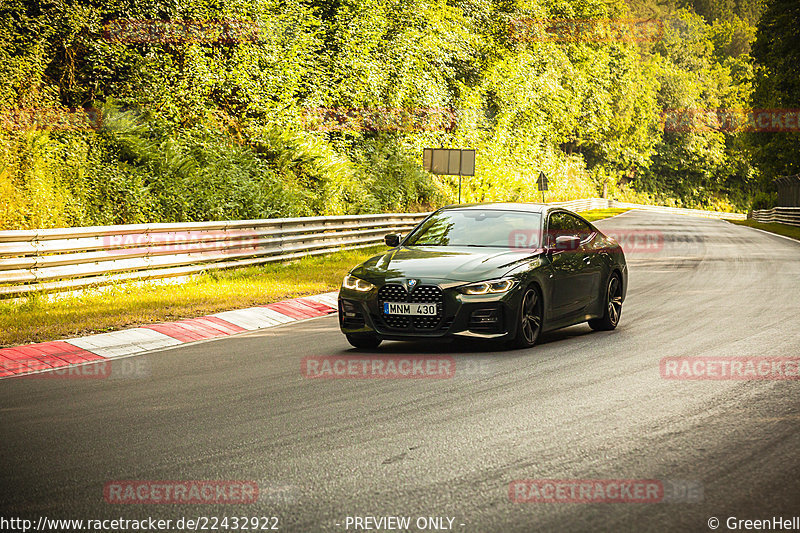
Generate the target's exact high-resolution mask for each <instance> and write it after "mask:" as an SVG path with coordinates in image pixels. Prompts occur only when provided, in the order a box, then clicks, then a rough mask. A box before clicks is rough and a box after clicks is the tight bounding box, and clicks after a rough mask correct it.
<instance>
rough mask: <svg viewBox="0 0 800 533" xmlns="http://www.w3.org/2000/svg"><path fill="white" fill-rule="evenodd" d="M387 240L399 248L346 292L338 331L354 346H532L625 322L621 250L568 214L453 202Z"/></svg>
mask: <svg viewBox="0 0 800 533" xmlns="http://www.w3.org/2000/svg"><path fill="white" fill-rule="evenodd" d="M385 240H386V244H387V245H388V246H390V247H391V248H392V249H391V250H389V251H387V252H386V253H384V254H380V255H376V256H374V257H372V258H370V259H368V260H367V261H365V262H364V263H362V264H360V265H358V266H357V267H355V268H353V269H352V270H351V271H350V273H349V274H347V276H345V278H344V281H343V283H342V288H341V290H340V292H339V325H340V327H341V329H342V332H343V333H344V334H345V335H346V336H347V340H348V341H349V342H350V344H352V345H353V346H355V347H358V348H375V347H377V346H378V345H379V344H380V343H381V341H382V340H384V339H391V340H420V339H430V338H436V337H467V338H474V339H491V340H496V341H499V342H503V343H505V344H508V345H512V346H516V347H529V346H533V344H534V343H535V342H536V340H537V338H538V337H539V334H540V333H541V332H542V331H548V330H553V329H557V328H562V327H565V326H570V325H572V324H577V323H580V322H585V321H588V322H589V326H591V327H592V328H593V329H596V330H611V329H614V328H616V327H617V324H618V323H619V318H620V313H621V312H622V302H623V300H624V299H625V292H626V290H627V281H628V270H627V267H626V264H625V256H624V254H623V253H622V249H621V248H620V246H619V244H618V243H617V242H616V241H614V240H613V239H611V238H610V237H607V236H605V235H603V233H602V232H600V231H599V230H598V229H597V228H595V227H594V226H593V225H592V224H590V223H589V222H587V221H586V220H584V219H583V218H581V217H580V216H578V215H576V214H575V213H572V212H570V211H567V210H565V209H560V208H555V207H551V206H547V205H541V204H499V203H495V204H477V205H456V206H449V207H444V208H442V209H439V210H438V211H435V212H434V213H432V214H431V215H430V216H428V217H427V218H426V219H425V220H423V221H422V222H420V223H419V224H418V225H417V226H416V227H415V228H414V229H413V230H412V231H411V232H410V233H409V234H408V235H406V236H405V237H401V236H400V235H396V234H389V235H386V238H385Z"/></svg>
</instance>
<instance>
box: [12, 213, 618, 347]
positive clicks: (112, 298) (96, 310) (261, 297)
mask: <svg viewBox="0 0 800 533" xmlns="http://www.w3.org/2000/svg"><path fill="white" fill-rule="evenodd" d="M624 211H626V210H625V209H597V210H593V211H585V212H583V213H581V215H583V216H584V217H585V218H586V219H587V220H598V219H601V218H606V217H609V216H613V215H616V214H619V213H622V212H624ZM385 249H386V248H385V247H384V246H382V245H381V246H375V247H371V248H362V249H359V250H348V251H342V252H336V253H332V254H329V255H326V256H317V257H307V258H304V259H300V260H297V261H293V262H290V263H284V264H270V265H264V266H257V267H248V268H241V269H234V270H224V271H209V272H207V273H204V274H200V275H197V276H195V277H193V278H191V279H190V280H189V281H186V282H185V283H180V284H176V283H171V284H170V283H167V284H163V283H162V284H159V283H139V284H136V285H133V284H122V285H117V286H112V287H102V288H100V289H96V290H87V291H83V292H81V293H73V294H62V295H55V296H47V295H42V294H33V295H31V296H29V297H28V298H25V299H23V300H17V301H14V302H10V301H7V302H0V346H17V345H20V344H27V343H30V342H44V341H52V340H58V339H64V338H70V337H80V336H83V335H91V334H94V333H104V332H107V331H115V330H119V329H123V328H127V327H135V326H141V325H143V324H152V323H155V322H165V321H172V320H180V319H183V318H194V317H198V316H203V315H207V314H210V313H218V312H220V311H227V310H229V309H241V308H244V307H253V306H256V305H264V304H268V303H272V302H277V301H280V300H284V299H286V298H295V297H298V296H306V295H310V294H319V293H321V292H328V291H334V290H338V289H339V285H340V284H341V282H342V277H343V276H344V275H345V273H346V272H347V271H348V270H349V269H350V268H351V267H353V266H354V265H357V264H358V263H360V262H362V261H364V260H365V259H367V258H368V257H370V256H372V255H374V254H376V253H378V252H380V251H382V250H385Z"/></svg>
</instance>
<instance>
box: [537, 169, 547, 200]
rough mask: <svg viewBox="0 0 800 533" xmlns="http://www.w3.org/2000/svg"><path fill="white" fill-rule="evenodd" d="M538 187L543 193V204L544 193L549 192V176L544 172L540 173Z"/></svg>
mask: <svg viewBox="0 0 800 533" xmlns="http://www.w3.org/2000/svg"><path fill="white" fill-rule="evenodd" d="M537 185H538V186H539V190H540V191H542V203H544V191H546V190H547V185H548V183H547V176H546V175H545V173H544V171H543V170H540V171H539V179H538V180H537Z"/></svg>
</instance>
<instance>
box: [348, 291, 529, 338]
mask: <svg viewBox="0 0 800 533" xmlns="http://www.w3.org/2000/svg"><path fill="white" fill-rule="evenodd" d="M424 286H427V287H431V286H436V287H439V288H440V289H441V300H440V301H438V302H437V305H438V306H439V307H438V310H439V313H438V316H437V319H436V320H428V319H425V320H416V321H415V320H414V319H413V318H410V319H407V320H404V319H402V317H399V316H398V315H386V314H384V312H383V301H390V300H383V299H382V298H381V297H380V295H379V292H380V288H376V289H373V290H371V291H369V292H366V293H360V292H357V291H354V290H348V289H344V288H342V290H341V291H340V292H339V327H340V328H341V330H342V332H343V333H345V334H348V335H365V336H366V335H368V336H377V337H379V338H381V339H387V340H414V339H425V338H428V339H430V338H442V337H468V338H475V339H494V340H505V339H511V338H513V337H514V336H515V335H516V328H517V323H518V320H517V313H518V308H519V299H520V298H521V293H520V291H519V290H518V287H514V288H512V289H511V290H510V291H508V292H505V293H500V294H487V295H465V294H461V293H460V292H458V290H456V288H453V287H450V288H441V286H440V285H435V284H430V283H428V284H425V285H420V287H419V288H420V289H421V288H422V287H424ZM413 294H414V292H412V295H413ZM406 301H411V302H413V301H414V300H413V298H412V299H409V300H406ZM425 303H427V302H425Z"/></svg>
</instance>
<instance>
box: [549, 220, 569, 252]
mask: <svg viewBox="0 0 800 533" xmlns="http://www.w3.org/2000/svg"><path fill="white" fill-rule="evenodd" d="M569 234H570V233H569V221H568V220H567V219H566V213H562V212H560V211H557V212H555V213H552V214H551V215H550V219H549V220H548V222H547V241H548V246H555V243H556V237H560V236H562V235H569Z"/></svg>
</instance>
